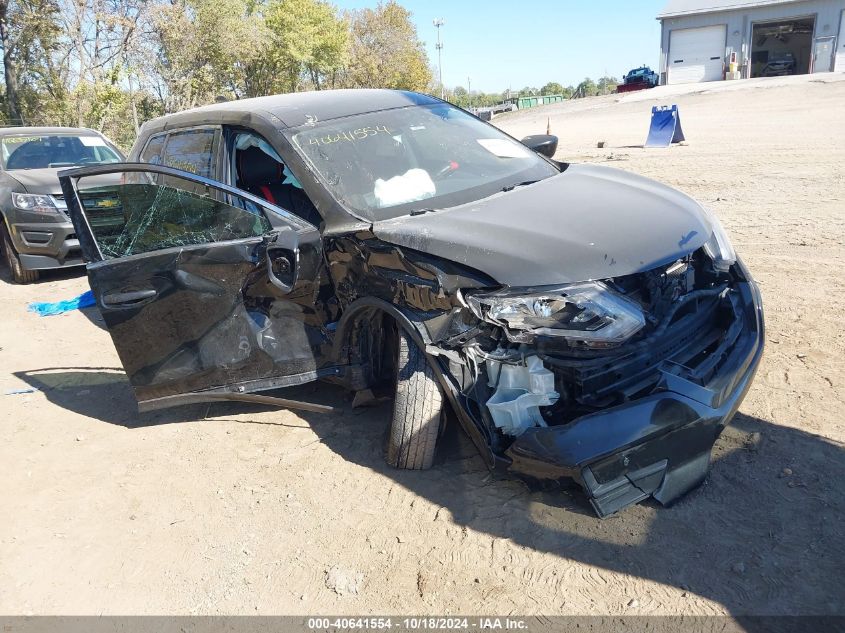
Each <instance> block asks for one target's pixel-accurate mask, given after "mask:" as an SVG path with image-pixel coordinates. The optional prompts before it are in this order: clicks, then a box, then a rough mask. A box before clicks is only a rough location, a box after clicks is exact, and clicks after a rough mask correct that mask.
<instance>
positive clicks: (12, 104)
mask: <svg viewBox="0 0 845 633" xmlns="http://www.w3.org/2000/svg"><path fill="white" fill-rule="evenodd" d="M58 17H59V7H58V5H57V3H56V2H55V0H0V48H2V61H3V79H4V86H5V94H4V95H3V98H4V105H5V108H4V109H5V112H4V114H5V116H6V117H7V121H8V122H9V123H13V124H21V123H24V122H27V120H28V116H27V113H26V112H25V111H26V110H27V108H26V103H27V101H30V102H31V101H34V100H35V99H34V97H36V95H37V93H38V92H39V90H38V87H37V86H38V84H39V81H40V80H41V79H42V78H43V77H45V76H48V75H49V67H48V63H47V62H48V57H49V54H50V52H51V51H52V49H53V47H54V43H55V40H56V38H57V36H58V33H59V25H58ZM33 109H35V110H37V106H35V107H34V108H33Z"/></svg>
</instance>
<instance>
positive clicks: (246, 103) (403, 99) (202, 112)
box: [147, 89, 440, 128]
mask: <svg viewBox="0 0 845 633" xmlns="http://www.w3.org/2000/svg"><path fill="white" fill-rule="evenodd" d="M439 102H440V100H439V99H436V98H435V97H431V96H429V95H424V94H420V93H418V92H410V91H405V90H382V89H356V90H314V91H311V92H294V93H290V94H281V95H270V96H267V97H255V98H253V99H238V100H235V101H225V102H223V103H215V104H213V105H207V106H202V107H199V108H193V109H191V110H184V111H183V112H178V113H175V114H169V115H165V116H163V117H159V118H157V119H153V120H152V121H150V122H148V123H147V126H148V127H149V128H165V127H168V128H169V127H171V124H174V125H176V124H178V125H192V124H197V123H202V122H209V123H211V122H216V121H217V120H219V119H221V118H223V117H225V116H226V115H243V114H251V115H253V116H261V117H264V118H268V119H274V120H273V121H272V122H273V124H274V125H276V126H278V127H299V126H300V125H304V124H306V123H309V122H316V121H326V120H329V119H337V118H340V117H345V116H351V115H354V114H363V113H365V112H375V111H378V110H389V109H391V108H401V107H404V106H411V105H426V104H434V103H439Z"/></svg>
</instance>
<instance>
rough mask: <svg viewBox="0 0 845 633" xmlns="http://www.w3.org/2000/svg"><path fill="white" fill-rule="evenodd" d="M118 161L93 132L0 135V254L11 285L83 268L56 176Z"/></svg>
mask: <svg viewBox="0 0 845 633" xmlns="http://www.w3.org/2000/svg"><path fill="white" fill-rule="evenodd" d="M122 160H123V155H122V154H121V152H120V150H119V149H117V147H116V146H115V145H114V143H112V142H111V141H110V140H108V139H107V138H106V137H104V136H103V135H102V134H100V133H99V132H97V131H95V130H88V129H84V128H65V127H17V128H15V127H12V128H2V129H0V248H2V250H3V259H4V260H5V262H6V264H7V265H8V266H9V269H10V270H11V273H12V278H13V279H14V281H15V282H17V283H31V282H33V281H36V280H37V279H38V271H40V270H45V269H49V268H62V267H66V266H78V265H80V264H83V263H84V262H83V259H82V252H81V251H80V249H79V241H78V240H77V239H76V233H75V231H74V229H73V225H72V224H71V222H70V220H69V219H68V217H67V214H66V209H67V207H66V205H65V201H64V196H63V195H62V190H61V186H60V185H59V179H58V177H57V176H56V174H57V172H58V171H59V170H60V169H66V168H67V167H76V166H83V165H101V164H104V163H118V162H121V161H122ZM105 203H106V202H104V204H105Z"/></svg>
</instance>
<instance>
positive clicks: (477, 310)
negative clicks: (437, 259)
mask: <svg viewBox="0 0 845 633" xmlns="http://www.w3.org/2000/svg"><path fill="white" fill-rule="evenodd" d="M466 302H467V305H468V307H469V308H470V310H472V312H473V313H474V314H475V315H476V316H477V317H478V318H480V319H482V320H484V321H487V322H488V323H493V324H496V325H499V326H502V327H504V328H505V332H506V334H507V336H508V338H509V339H510V340H512V341H517V342H520V341H527V340H529V339H530V338H532V337H533V336H534V335H543V336H557V337H561V338H564V339H568V340H569V341H572V342H573V343H583V344H584V345H587V346H588V347H613V346H616V345H619V344H620V343H623V342H624V341H626V340H628V339H629V338H631V336H633V335H634V334H636V333H637V332H638V331H639V330H640V329H642V328H643V326H644V325H645V318H644V316H643V312H642V310H641V309H640V307H639V305H637V304H636V303H634V302H633V301H630V300H629V299H626V298H625V297H623V296H622V295H619V294H617V293H615V292H613V291H612V290H610V288H608V287H607V286H605V285H604V284H603V283H601V282H597V281H595V282H586V283H579V284H572V285H568V286H557V287H553V288H542V289H537V288H528V289H522V290H519V289H508V290H503V291H500V292H495V293H490V294H472V295H468V296H466Z"/></svg>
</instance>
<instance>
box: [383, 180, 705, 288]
mask: <svg viewBox="0 0 845 633" xmlns="http://www.w3.org/2000/svg"><path fill="white" fill-rule="evenodd" d="M623 200H624V205H620V201H623ZM620 206H622V208H620ZM697 209H698V205H697V204H696V203H695V202H694V201H693V200H691V199H690V198H689V197H688V196H685V195H684V194H682V193H680V192H679V191H676V190H674V189H671V188H669V187H666V186H664V185H661V184H659V183H656V182H654V181H653V180H648V179H647V178H642V177H641V176H636V175H634V174H630V173H627V172H624V171H621V170H618V169H611V168H608V167H601V166H596V165H570V166H569V167H568V168H567V169H566V171H564V172H563V173H561V174H560V175H558V176H554V177H553V178H548V179H546V180H541V181H540V182H537V183H534V184H532V185H528V186H525V187H520V188H518V189H515V190H513V191H509V192H502V193H500V194H498V195H494V196H492V197H490V198H485V199H483V200H480V201H478V202H474V203H471V204H465V205H462V206H459V207H453V208H451V209H444V210H442V211H435V212H433V213H425V214H423V215H417V216H404V217H401V218H396V219H394V220H386V221H382V222H377V223H376V224H375V225H374V227H373V231H374V233H375V234H376V235H377V236H378V237H379V238H381V239H383V240H385V241H387V242H391V243H394V244H399V245H401V246H407V247H409V248H413V249H416V250H419V251H423V252H427V253H432V254H434V255H439V256H440V257H445V258H448V259H452V260H454V261H458V262H460V263H462V264H466V265H467V266H471V267H473V268H478V269H479V270H484V271H485V272H486V273H487V274H489V275H490V276H491V277H493V278H494V279H496V280H497V281H498V282H499V283H501V284H504V285H507V286H512V287H519V286H528V287H530V286H543V285H551V284H559V283H569V282H575V281H583V280H585V279H604V278H606V277H619V276H622V275H630V274H632V273H636V272H640V271H643V270H649V269H651V268H654V267H655V266H658V265H660V264H663V263H666V262H668V261H674V260H676V259H678V258H679V257H682V256H683V255H686V254H689V253H691V252H693V251H694V250H696V249H697V248H699V247H701V245H702V244H703V243H704V241H705V240H706V239H707V237H708V236H709V235H710V233H711V231H712V229H711V227H710V226H709V225H708V224H707V223H706V222H705V221H704V218H702V217H701V215H700V214H698V213H697ZM609 226H612V227H613V230H608V227H609Z"/></svg>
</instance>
